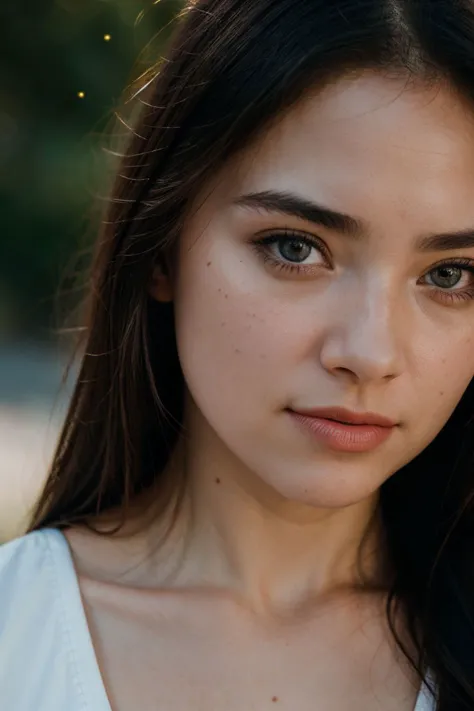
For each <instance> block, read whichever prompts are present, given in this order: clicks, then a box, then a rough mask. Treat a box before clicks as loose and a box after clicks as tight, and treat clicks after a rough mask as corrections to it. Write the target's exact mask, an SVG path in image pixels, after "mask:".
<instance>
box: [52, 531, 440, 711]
mask: <svg viewBox="0 0 474 711" xmlns="http://www.w3.org/2000/svg"><path fill="white" fill-rule="evenodd" d="M43 533H45V534H48V535H50V536H51V539H50V540H51V542H52V547H54V548H55V549H56V552H57V554H58V555H59V556H61V557H62V558H63V562H64V563H65V565H62V566H61V578H60V580H59V586H60V589H61V593H62V595H61V597H62V600H61V604H62V608H63V614H64V617H65V619H66V620H67V624H68V633H69V634H68V636H69V640H70V645H71V646H72V648H73V649H72V652H73V654H74V658H75V662H76V667H77V669H76V674H77V675H78V676H79V677H80V679H81V680H83V682H84V683H83V685H82V686H83V694H84V696H85V699H86V704H87V708H90V709H91V711H112V707H111V705H110V701H109V698H108V696H107V691H106V688H105V683H104V679H103V677H102V673H101V671H100V667H99V662H98V659H97V655H96V652H95V648H94V643H93V641H92V636H91V632H90V628H89V623H88V621H87V615H86V611H85V607H84V601H83V598H82V594H81V589H80V586H79V579H78V575H77V571H76V567H75V564H74V559H73V556H72V551H71V547H70V545H69V542H68V540H67V538H66V536H65V535H64V533H62V531H59V530H58V529H45V530H44V531H43ZM71 632H73V634H71ZM413 711H434V705H433V701H432V698H431V694H430V691H429V689H428V687H427V686H426V684H422V687H421V689H420V692H419V694H418V697H417V700H416V704H415V708H414V709H413Z"/></svg>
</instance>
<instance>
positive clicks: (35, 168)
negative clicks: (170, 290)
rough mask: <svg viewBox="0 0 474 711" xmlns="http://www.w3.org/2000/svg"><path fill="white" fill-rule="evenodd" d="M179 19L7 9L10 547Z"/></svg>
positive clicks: (45, 457)
mask: <svg viewBox="0 0 474 711" xmlns="http://www.w3.org/2000/svg"><path fill="white" fill-rule="evenodd" d="M182 5H183V3H182V2H180V0H158V1H153V0H2V3H1V6H0V36H1V42H0V224H1V233H0V541H2V540H6V539H7V538H10V537H11V536H13V535H16V534H17V533H20V532H21V531H22V528H23V527H24V525H25V521H26V516H27V512H28V509H29V508H30V507H31V504H32V502H33V501H34V499H35V497H36V495H37V493H38V490H39V489H40V488H41V484H42V481H43V480H44V476H45V473H46V470H47V466H48V463H49V460H50V457H51V454H52V450H53V447H54V442H55V438H56V437H57V432H58V428H59V425H60V422H61V418H62V417H63V415H64V409H65V407H66V405H67V400H68V397H69V393H70V384H67V383H66V384H65V385H64V386H63V387H61V379H62V373H63V370H64V367H65V364H66V363H67V361H68V359H69V356H70V353H69V351H70V347H69V346H68V339H67V337H65V336H64V335H63V336H61V337H59V331H60V329H61V328H63V327H65V326H67V324H68V314H69V313H71V312H73V310H74V308H75V307H76V306H77V303H78V300H79V298H80V290H79V289H78V288H77V287H75V286H74V284H75V283H76V282H75V281H74V279H72V275H74V274H75V273H76V272H77V269H79V268H80V267H81V265H82V264H84V263H86V262H87V259H86V260H85V261H84V259H82V260H81V259H80V258H79V259H78V255H80V254H87V249H88V247H90V245H91V244H92V242H93V240H94V237H95V234H96V232H97V228H98V225H99V221H100V214H99V213H100V210H102V209H103V204H104V199H105V198H106V196H107V191H108V186H109V184H110V180H111V175H113V169H114V167H115V164H114V156H113V153H114V151H117V149H118V150H120V147H123V142H124V140H125V138H126V129H125V128H124V125H123V124H122V123H121V120H120V118H118V117H117V114H118V115H119V116H120V117H121V118H122V119H124V118H125V117H126V115H127V111H128V110H130V111H131V110H133V105H132V106H131V107H129V106H128V103H127V102H126V101H125V92H126V90H130V89H131V88H133V87H134V86H139V85H140V77H143V74H144V73H145V72H146V71H147V69H149V68H150V67H152V66H153V65H155V64H156V62H157V61H158V60H159V58H160V56H161V55H160V53H161V51H162V49H163V44H164V43H165V42H166V40H167V38H168V35H169V32H170V29H171V28H170V23H171V21H172V19H173V18H174V17H175V16H176V15H177V14H178V12H179V10H180V9H181V7H182ZM142 81H143V79H142ZM129 93H133V92H129ZM132 104H133V102H132ZM115 160H116V159H115ZM76 281H77V280H76ZM78 283H80V279H79V280H78Z"/></svg>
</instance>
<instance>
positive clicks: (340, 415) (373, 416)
mask: <svg viewBox="0 0 474 711" xmlns="http://www.w3.org/2000/svg"><path fill="white" fill-rule="evenodd" d="M292 412H294V413H295V414H297V415H301V416H303V417H314V418H318V419H324V420H332V421H334V422H340V423H342V424H346V425H373V426H376V427H387V428H392V427H395V426H396V424H397V423H396V422H394V421H393V420H390V419H389V418H388V417H385V416H384V415H379V414H377V413H374V412H353V411H352V410H346V409H345V408H341V407H326V408H316V409H308V410H306V409H303V410H300V409H298V410H292Z"/></svg>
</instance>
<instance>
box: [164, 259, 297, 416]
mask: <svg viewBox="0 0 474 711" xmlns="http://www.w3.org/2000/svg"><path fill="white" fill-rule="evenodd" d="M198 252H200V253H198ZM265 278H266V277H265V275H264V274H263V273H262V270H261V268H260V267H259V266H256V264H255V257H254V255H253V254H252V253H250V254H245V253H243V254H240V253H238V255H237V256H236V254H235V252H232V254H229V255H227V254H226V253H225V250H224V249H223V248H219V250H217V249H216V248H215V247H214V248H212V249H211V248H209V249H207V250H206V248H205V245H202V246H200V247H198V248H196V250H195V252H194V254H192V252H191V253H188V254H186V255H184V256H183V258H182V259H181V263H180V274H179V279H178V283H177V289H176V293H175V310H176V332H177V340H178V349H179V354H180V359H181V365H182V368H183V373H184V376H185V379H186V382H187V385H188V388H189V390H190V392H191V394H192V395H193V398H194V399H195V401H196V402H197V404H198V406H199V407H200V408H201V409H202V410H203V411H205V415H206V416H207V417H208V418H209V416H210V412H212V417H219V416H222V413H223V410H224V409H226V410H227V414H226V416H227V417H235V418H238V417H241V413H242V412H243V411H245V412H246V413H247V414H246V418H248V417H249V416H250V413H251V412H253V413H254V414H255V416H256V417H257V418H258V416H259V415H258V414H257V413H258V412H260V413H262V417H263V413H264V411H265V408H266V411H267V414H268V410H269V408H270V410H271V409H278V408H281V407H285V406H286V405H287V404H288V403H287V398H288V394H289V393H288V392H287V387H286V386H287V384H288V378H289V376H290V375H291V372H292V370H293V369H294V368H295V365H297V363H298V360H299V359H300V358H301V349H302V347H304V346H303V343H302V341H303V340H305V341H308V340H309V339H310V336H309V334H308V329H307V328H303V327H302V324H304V322H305V317H304V314H302V313H301V310H302V309H301V305H299V306H298V305H296V304H294V303H290V301H289V300H288V299H286V300H284V301H281V300H279V299H276V298H275V294H272V288H271V286H269V287H268V288H266V287H265ZM308 347H309V346H308ZM230 404H231V406H232V407H233V408H235V410H234V414H229V412H228V410H229V406H230Z"/></svg>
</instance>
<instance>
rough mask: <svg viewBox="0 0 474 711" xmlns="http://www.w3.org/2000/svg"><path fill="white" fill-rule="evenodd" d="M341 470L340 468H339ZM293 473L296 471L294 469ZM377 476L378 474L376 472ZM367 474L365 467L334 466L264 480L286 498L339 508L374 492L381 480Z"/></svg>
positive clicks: (366, 497) (366, 498)
mask: <svg viewBox="0 0 474 711" xmlns="http://www.w3.org/2000/svg"><path fill="white" fill-rule="evenodd" d="M341 470H342V472H341ZM295 474H296V472H295ZM379 477H380V474H379ZM379 477H373V478H370V477H368V474H367V470H365V471H364V472H363V474H362V473H360V475H359V476H358V473H357V472H354V471H352V472H349V471H347V472H345V471H344V467H341V466H338V471H337V472H329V471H326V472H324V473H323V472H321V473H320V474H318V475H317V476H316V477H315V476H314V474H313V475H312V476H302V475H300V476H298V475H296V476H295V477H294V478H292V479H291V481H290V480H288V474H287V475H286V480H285V481H282V480H278V481H275V480H273V481H272V482H270V481H267V483H268V484H270V486H272V488H273V489H275V490H276V491H277V492H278V494H279V495H280V496H281V497H282V498H283V499H286V500H287V501H291V502H293V503H295V504H296V503H298V504H302V505H304V506H311V507H313V508H322V509H341V508H347V507H348V506H355V505H357V504H360V503H362V502H366V501H367V500H369V499H372V498H374V497H375V496H378V493H379V490H380V487H381V485H382V483H383V481H379Z"/></svg>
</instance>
